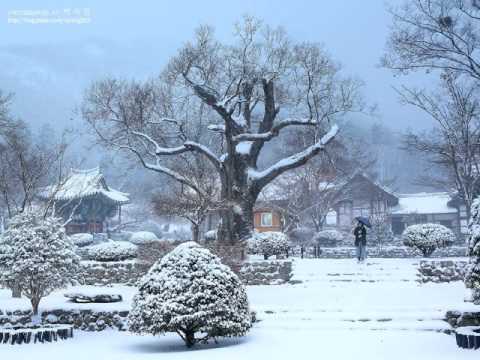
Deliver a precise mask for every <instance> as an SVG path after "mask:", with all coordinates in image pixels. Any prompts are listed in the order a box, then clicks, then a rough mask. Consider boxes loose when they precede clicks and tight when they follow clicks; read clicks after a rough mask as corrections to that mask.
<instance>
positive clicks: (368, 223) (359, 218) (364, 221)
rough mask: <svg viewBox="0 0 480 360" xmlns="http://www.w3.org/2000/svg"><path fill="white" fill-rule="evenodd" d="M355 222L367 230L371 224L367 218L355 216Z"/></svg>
mask: <svg viewBox="0 0 480 360" xmlns="http://www.w3.org/2000/svg"><path fill="white" fill-rule="evenodd" d="M355 220H357V221H359V222H361V223H362V224H363V225H365V226H366V227H368V228H371V227H372V224H371V223H370V220H368V218H366V217H365V216H357V217H356V218H355Z"/></svg>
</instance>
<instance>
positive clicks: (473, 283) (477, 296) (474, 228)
mask: <svg viewBox="0 0 480 360" xmlns="http://www.w3.org/2000/svg"><path fill="white" fill-rule="evenodd" d="M469 230H470V231H469V232H470V235H469V237H468V255H469V256H470V263H469V266H468V270H467V273H466V275H465V285H466V286H467V288H469V289H471V290H472V295H473V301H474V303H475V304H477V305H480V199H478V198H477V199H475V200H474V202H473V205H472V209H471V220H470V224H469Z"/></svg>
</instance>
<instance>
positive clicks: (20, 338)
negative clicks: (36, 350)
mask: <svg viewBox="0 0 480 360" xmlns="http://www.w3.org/2000/svg"><path fill="white" fill-rule="evenodd" d="M71 337H73V326H71V325H38V326H14V327H5V328H3V329H1V328H0V343H1V344H10V345H15V344H18V345H20V344H29V343H30V342H32V340H33V343H34V344H35V343H37V342H40V343H44V342H52V341H57V340H59V339H60V340H66V339H68V338H71Z"/></svg>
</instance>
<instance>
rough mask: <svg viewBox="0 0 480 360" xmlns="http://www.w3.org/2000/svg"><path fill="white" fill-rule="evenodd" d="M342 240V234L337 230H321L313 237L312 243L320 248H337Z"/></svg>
mask: <svg viewBox="0 0 480 360" xmlns="http://www.w3.org/2000/svg"><path fill="white" fill-rule="evenodd" d="M343 238H344V235H343V233H341V232H340V231H337V230H322V231H319V232H318V233H316V234H315V235H314V237H313V241H314V242H315V243H316V244H317V245H319V246H322V247H333V246H337V244H338V243H339V242H341V241H342V240H343Z"/></svg>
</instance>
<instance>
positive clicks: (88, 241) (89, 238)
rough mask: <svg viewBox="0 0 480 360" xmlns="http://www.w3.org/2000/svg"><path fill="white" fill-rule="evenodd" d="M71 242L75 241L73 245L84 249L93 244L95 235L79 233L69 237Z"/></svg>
mask: <svg viewBox="0 0 480 360" xmlns="http://www.w3.org/2000/svg"><path fill="white" fill-rule="evenodd" d="M69 238H70V240H72V241H73V244H74V245H76V246H78V247H84V246H88V245H92V244H93V235H92V234H88V233H79V234H73V235H70V236H69Z"/></svg>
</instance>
